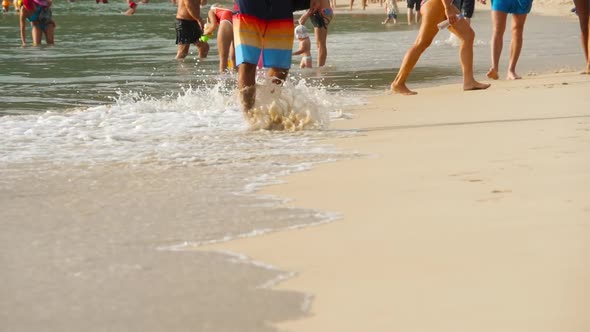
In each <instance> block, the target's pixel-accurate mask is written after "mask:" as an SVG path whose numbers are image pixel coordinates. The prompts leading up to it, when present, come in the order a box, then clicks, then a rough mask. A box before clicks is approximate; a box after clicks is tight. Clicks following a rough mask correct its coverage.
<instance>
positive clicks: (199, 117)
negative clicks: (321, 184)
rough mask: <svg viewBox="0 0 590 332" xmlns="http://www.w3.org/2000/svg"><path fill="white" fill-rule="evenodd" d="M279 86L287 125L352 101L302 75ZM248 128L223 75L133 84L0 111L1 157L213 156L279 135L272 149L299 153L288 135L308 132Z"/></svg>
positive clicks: (166, 159)
mask: <svg viewBox="0 0 590 332" xmlns="http://www.w3.org/2000/svg"><path fill="white" fill-rule="evenodd" d="M281 90H282V93H281V95H280V96H281V97H280V98H278V100H279V102H280V103H282V105H284V106H286V108H285V109H286V110H288V111H289V112H290V113H289V114H295V117H294V118H293V117H291V118H289V117H288V116H287V117H285V118H289V119H295V118H301V117H302V116H303V115H304V118H301V119H302V121H301V122H300V123H296V122H295V121H291V125H289V124H287V123H285V126H284V127H283V129H286V130H296V129H297V130H300V129H325V128H326V127H327V125H328V122H329V119H330V117H332V116H333V117H334V118H340V117H342V108H343V107H345V106H346V103H348V104H350V103H354V102H355V101H354V100H352V98H348V100H346V99H343V98H341V96H338V95H333V94H330V93H328V92H327V91H326V90H325V89H323V88H321V87H312V86H308V85H307V84H306V82H305V81H303V80H301V81H299V82H295V83H289V82H288V83H287V84H286V85H285V87H283V88H282V89H281ZM267 97H268V96H267V95H266V94H265V92H264V91H263V90H261V93H260V94H259V100H260V101H259V102H258V104H260V105H262V104H264V103H265V100H268V99H267ZM271 108H272V107H271ZM274 109H276V107H275V108H274ZM247 129H248V123H247V122H246V121H245V119H244V115H243V113H242V111H241V110H240V107H239V106H238V102H237V97H236V94H235V93H234V92H228V91H225V89H224V85H223V84H222V83H219V84H217V85H215V86H211V87H207V88H202V87H201V88H188V89H185V90H183V91H182V92H180V93H178V94H177V95H173V96H168V97H165V98H161V99H155V98H152V97H150V96H146V95H142V94H141V93H137V92H131V93H121V94H120V95H119V96H118V97H117V98H115V100H114V103H113V104H112V105H104V106H97V107H90V108H87V109H80V110H75V111H68V112H59V113H58V112H46V113H43V114H41V115H20V116H4V117H0V132H2V133H3V135H2V136H0V164H10V163H22V162H28V161H31V160H44V161H51V162H58V163H63V162H66V163H81V162H91V163H101V162H108V161H116V162H128V163H145V162H160V163H168V164H170V163H174V162H194V163H206V164H215V163H224V162H227V161H228V160H233V161H235V160H238V161H239V160H242V159H247V158H251V157H252V156H253V155H254V156H255V155H258V154H260V153H264V151H265V149H264V147H265V146H266V145H267V144H271V145H272V144H273V143H272V141H273V140H274V141H276V140H280V141H282V143H283V144H282V146H285V147H286V148H287V149H288V150H287V149H280V148H279V149H273V150H272V152H270V153H275V154H276V153H289V154H297V153H298V152H302V151H298V149H297V148H295V147H296V145H295V144H292V143H293V142H294V141H299V142H300V143H301V141H306V140H307V138H306V137H305V136H300V135H299V136H284V135H283V136H269V135H260V136H250V137H248V138H247V139H244V137H243V135H248V134H247ZM275 129H276V128H275ZM304 145H305V144H303V145H301V146H304ZM275 148H276V146H275ZM266 150H268V149H266ZM318 152H319V153H321V151H318ZM306 153H307V152H306Z"/></svg>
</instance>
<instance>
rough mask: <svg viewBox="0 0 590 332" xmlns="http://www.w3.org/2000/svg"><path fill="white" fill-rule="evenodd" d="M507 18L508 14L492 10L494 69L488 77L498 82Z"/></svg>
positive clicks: (492, 68) (491, 69)
mask: <svg viewBox="0 0 590 332" xmlns="http://www.w3.org/2000/svg"><path fill="white" fill-rule="evenodd" d="M507 17H508V14H507V13H504V12H501V11H497V10H492V26H493V32H492V41H491V44H492V45H491V52H492V67H491V68H490V70H489V71H488V77H489V78H491V79H493V80H497V79H498V78H499V77H500V76H499V75H498V66H499V65H498V63H499V62H500V55H501V54H502V39H503V38H504V31H505V30H506V18H507Z"/></svg>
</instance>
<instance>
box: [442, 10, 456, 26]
mask: <svg viewBox="0 0 590 332" xmlns="http://www.w3.org/2000/svg"><path fill="white" fill-rule="evenodd" d="M445 16H446V17H447V19H448V20H449V23H450V24H451V25H453V24H455V23H457V21H458V20H459V18H458V17H457V14H455V12H454V11H453V10H451V8H446V9H445Z"/></svg>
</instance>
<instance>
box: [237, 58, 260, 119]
mask: <svg viewBox="0 0 590 332" xmlns="http://www.w3.org/2000/svg"><path fill="white" fill-rule="evenodd" d="M238 89H239V91H240V101H241V102H242V110H243V111H244V113H245V114H248V113H249V112H250V110H251V109H252V108H253V107H254V102H255V101H256V65H255V64H251V63H242V64H240V66H239V67H238Z"/></svg>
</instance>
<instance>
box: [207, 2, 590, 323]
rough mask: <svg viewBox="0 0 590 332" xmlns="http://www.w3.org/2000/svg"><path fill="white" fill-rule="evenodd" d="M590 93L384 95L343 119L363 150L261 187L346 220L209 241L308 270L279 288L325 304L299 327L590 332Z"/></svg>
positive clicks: (589, 84) (570, 83)
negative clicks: (351, 157)
mask: <svg viewBox="0 0 590 332" xmlns="http://www.w3.org/2000/svg"><path fill="white" fill-rule="evenodd" d="M356 2H359V1H358V0H357V1H356ZM346 3H347V4H348V2H346ZM571 5H572V4H571V2H570V1H561V0H559V1H544V0H536V1H535V3H534V5H533V7H534V8H535V12H537V13H544V14H562V15H569V9H570V8H571ZM355 6H358V4H356V3H355ZM478 6H479V8H481V7H482V6H481V5H478ZM488 6H489V5H488ZM338 10H347V9H346V8H341V7H339V8H338ZM369 10H370V11H373V12H374V13H379V12H380V11H381V9H380V8H379V6H378V4H372V5H370V7H369ZM355 11H359V12H360V10H356V9H355ZM566 11H567V12H566ZM580 58H581V61H582V51H581V49H580ZM589 91H590V76H586V75H579V74H578V73H565V74H563V73H556V74H552V75H546V76H533V77H526V78H525V79H523V80H519V81H495V82H493V86H492V87H491V88H490V89H489V90H487V91H477V92H463V91H461V89H460V85H447V86H440V87H434V88H426V89H421V90H419V95H418V96H411V97H404V96H399V95H390V94H386V93H385V94H384V95H383V96H379V97H373V98H371V99H370V100H369V101H368V103H367V104H366V105H363V106H362V107H358V109H356V110H354V111H353V114H354V117H355V118H354V119H353V120H351V121H343V122H337V123H334V124H333V126H332V127H333V128H334V129H351V128H355V129H359V130H360V131H361V135H359V136H356V137H352V138H343V139H338V140H337V141H335V142H334V144H336V145H337V146H339V147H340V148H342V149H345V150H349V151H358V152H360V153H363V154H365V155H367V158H364V159H357V160H350V161H341V162H337V163H334V164H326V165H321V166H319V167H316V168H315V169H313V170H312V171H309V172H305V173H299V174H295V175H292V176H289V177H288V178H287V179H285V180H286V181H287V182H288V183H287V184H284V185H278V186H272V187H269V188H267V189H265V190H264V193H265V194H273V195H279V196H283V197H291V198H294V199H295V200H294V201H293V202H292V203H291V205H292V206H297V207H304V208H315V209H320V210H328V211H337V212H341V213H342V214H343V216H344V217H343V219H341V220H338V221H336V222H334V223H331V224H327V225H323V226H318V227H312V228H307V229H301V230H294V231H287V232H279V233H274V234H268V235H265V236H261V237H258V238H250V239H243V240H238V241H233V242H229V243H223V244H219V245H215V246H212V247H210V249H214V250H217V249H223V250H230V251H235V252H240V253H245V254H247V255H249V256H250V257H252V258H254V259H256V260H259V261H264V262H268V263H270V264H273V265H275V266H280V267H281V268H284V269H287V270H290V271H295V272H296V273H297V277H295V278H293V279H290V280H288V281H286V282H284V283H282V284H280V285H279V286H278V289H289V290H296V291H301V292H306V293H309V294H313V295H314V301H313V303H312V306H311V310H310V317H309V318H307V319H303V320H298V321H292V322H284V323H281V324H279V325H278V326H279V327H280V328H281V329H284V330H288V331H305V332H315V331H317V332H331V331H338V332H341V331H355V332H358V331H371V332H376V331H404V332H412V331H437V332H446V331H448V332H457V331H479V332H487V331H490V332H491V331H502V332H509V331H518V332H524V331H527V332H528V331H534V332H544V331H547V332H555V331H559V332H587V331H590V315H588V313H587V308H590V296H589V295H590V283H589V282H588V280H590V263H588V262H590V241H589V240H590V98H588V97H587V94H588V92H589Z"/></svg>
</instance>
